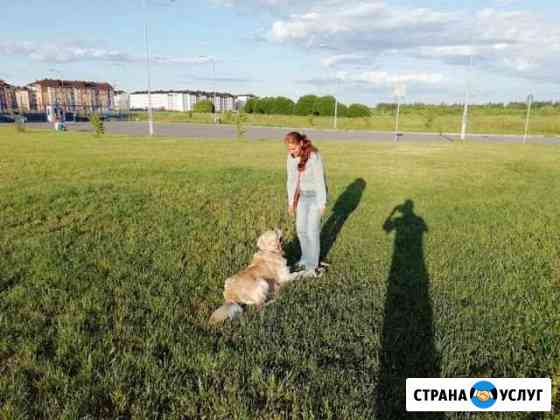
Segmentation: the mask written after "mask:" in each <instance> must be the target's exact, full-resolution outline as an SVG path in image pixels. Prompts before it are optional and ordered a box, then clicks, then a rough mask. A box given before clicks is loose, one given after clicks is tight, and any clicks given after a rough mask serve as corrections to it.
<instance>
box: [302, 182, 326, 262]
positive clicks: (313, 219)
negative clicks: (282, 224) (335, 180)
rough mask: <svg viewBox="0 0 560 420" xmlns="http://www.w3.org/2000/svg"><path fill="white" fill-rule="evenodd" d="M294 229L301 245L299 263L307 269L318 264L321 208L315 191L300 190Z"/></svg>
mask: <svg viewBox="0 0 560 420" xmlns="http://www.w3.org/2000/svg"><path fill="white" fill-rule="evenodd" d="M296 230H297V235H298V239H299V244H300V246H301V260H300V263H301V264H302V265H304V266H305V268H306V269H307V270H314V269H315V268H317V267H318V266H319V253H320V234H321V231H320V230H321V209H320V208H319V204H318V203H317V194H316V193H315V191H302V192H301V195H300V197H299V202H298V206H297V209H296Z"/></svg>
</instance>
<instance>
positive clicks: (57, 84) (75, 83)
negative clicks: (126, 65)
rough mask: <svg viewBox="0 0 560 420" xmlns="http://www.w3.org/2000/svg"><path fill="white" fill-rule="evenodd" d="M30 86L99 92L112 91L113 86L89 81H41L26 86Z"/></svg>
mask: <svg viewBox="0 0 560 420" xmlns="http://www.w3.org/2000/svg"><path fill="white" fill-rule="evenodd" d="M32 85H39V86H42V87H60V86H62V85H63V86H66V87H69V86H71V87H75V88H82V89H87V88H90V89H100V90H110V89H113V86H111V85H110V84H109V83H107V82H91V81H85V80H60V79H42V80H36V81H35V82H33V83H29V85H28V86H32Z"/></svg>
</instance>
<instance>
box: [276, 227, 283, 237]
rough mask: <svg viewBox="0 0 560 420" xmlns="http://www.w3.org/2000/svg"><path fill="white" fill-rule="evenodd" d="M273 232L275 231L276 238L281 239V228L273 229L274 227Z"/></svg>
mask: <svg viewBox="0 0 560 420" xmlns="http://www.w3.org/2000/svg"><path fill="white" fill-rule="evenodd" d="M274 232H276V237H277V238H278V240H281V239H282V236H283V234H282V230H281V229H279V228H275V229H274Z"/></svg>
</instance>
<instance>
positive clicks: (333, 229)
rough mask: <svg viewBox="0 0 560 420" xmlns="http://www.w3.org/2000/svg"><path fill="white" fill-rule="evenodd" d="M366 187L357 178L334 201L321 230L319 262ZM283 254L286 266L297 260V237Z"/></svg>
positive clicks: (327, 252)
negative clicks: (286, 262) (286, 261)
mask: <svg viewBox="0 0 560 420" xmlns="http://www.w3.org/2000/svg"><path fill="white" fill-rule="evenodd" d="M366 185H367V184H366V181H365V180H364V179H362V178H357V179H356V180H354V181H353V182H352V183H351V184H350V185H348V186H347V187H346V189H345V190H344V192H343V193H342V194H340V196H339V197H338V199H337V200H336V202H335V204H334V206H333V208H332V211H331V215H330V216H329V218H328V219H327V221H326V222H325V223H324V224H323V227H322V229H321V254H320V259H321V261H324V260H325V259H326V258H327V255H328V254H329V252H330V251H331V249H332V247H333V246H334V243H335V242H336V239H337V238H338V235H339V234H340V231H341V230H342V226H344V223H346V220H347V219H348V217H349V216H350V214H352V212H353V211H354V210H356V208H357V207H358V205H359V204H360V201H361V199H362V195H363V192H364V190H365V188H366ZM284 252H285V255H286V259H287V260H288V265H290V266H292V265H294V264H295V263H296V262H297V261H298V260H299V258H300V256H301V248H300V245H299V241H298V239H297V236H296V237H295V238H293V239H292V240H291V241H290V242H288V243H286V245H285V247H284Z"/></svg>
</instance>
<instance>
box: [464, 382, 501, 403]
mask: <svg viewBox="0 0 560 420" xmlns="http://www.w3.org/2000/svg"><path fill="white" fill-rule="evenodd" d="M470 397H471V402H472V403H473V404H474V405H475V406H477V407H478V408H490V407H492V406H493V405H494V404H495V403H496V400H497V399H498V390H497V389H496V387H495V386H494V385H493V384H492V382H488V381H480V382H477V383H476V384H474V385H473V386H472V388H471V392H470Z"/></svg>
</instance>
